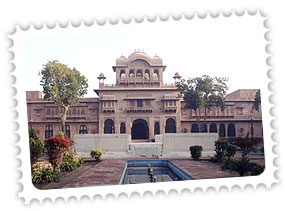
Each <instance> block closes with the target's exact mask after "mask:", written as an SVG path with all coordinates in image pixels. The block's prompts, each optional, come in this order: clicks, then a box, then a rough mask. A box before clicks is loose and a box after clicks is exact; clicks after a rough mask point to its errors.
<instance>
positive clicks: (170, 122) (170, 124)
mask: <svg viewBox="0 0 285 211" xmlns="http://www.w3.org/2000/svg"><path fill="white" fill-rule="evenodd" d="M165 133H176V123H175V120H174V119H172V118H169V119H167V120H166V127H165Z"/></svg>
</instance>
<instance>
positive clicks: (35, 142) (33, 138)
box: [29, 129, 44, 164]
mask: <svg viewBox="0 0 285 211" xmlns="http://www.w3.org/2000/svg"><path fill="white" fill-rule="evenodd" d="M29 143H30V159H31V163H32V164H33V163H35V162H36V161H37V160H38V157H39V156H40V155H41V154H42V153H43V150H44V142H43V141H42V140H40V139H39V137H38V135H37V133H36V131H35V129H32V130H30V131H29Z"/></svg>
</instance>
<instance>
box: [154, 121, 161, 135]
mask: <svg viewBox="0 0 285 211" xmlns="http://www.w3.org/2000/svg"><path fill="white" fill-rule="evenodd" d="M157 134H160V126H159V122H156V123H154V135H157Z"/></svg>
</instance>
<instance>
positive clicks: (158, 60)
mask: <svg viewBox="0 0 285 211" xmlns="http://www.w3.org/2000/svg"><path fill="white" fill-rule="evenodd" d="M151 62H152V65H162V59H161V58H160V57H159V56H157V55H155V56H154V57H153V58H152V59H151Z"/></svg>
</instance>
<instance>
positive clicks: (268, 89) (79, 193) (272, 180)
mask: <svg viewBox="0 0 285 211" xmlns="http://www.w3.org/2000/svg"><path fill="white" fill-rule="evenodd" d="M245 14H248V15H251V16H254V15H259V16H260V18H262V19H263V24H264V28H265V29H266V32H265V34H264V39H265V40H266V43H267V44H266V46H264V49H265V52H266V53H267V55H268V56H267V59H266V61H265V62H266V65H267V67H268V72H267V77H268V84H265V85H264V87H262V96H261V97H262V106H263V113H262V115H263V128H264V140H265V166H266V168H265V171H264V172H263V173H262V174H261V175H259V176H254V177H234V178H222V179H205V180H195V181H191V183H189V182H187V181H179V182H175V183H167V184H163V185H162V184H161V183H159V184H138V185H127V186H124V187H123V188H122V186H120V185H115V186H98V187H86V188H75V189H72V190H70V189H52V190H44V191H43V190H39V189H36V188H35V187H34V186H33V185H32V183H31V172H30V163H29V146H28V141H26V140H28V137H27V135H28V134H27V132H26V131H27V124H26V105H25V102H26V99H25V96H24V95H23V94H21V92H19V91H18V90H21V87H19V83H17V81H18V80H21V78H17V75H18V71H19V70H18V69H17V52H16V51H15V48H14V40H13V37H15V34H17V33H19V32H25V31H28V30H29V29H30V27H33V28H34V29H35V30H40V29H42V28H43V27H46V28H48V29H50V30H52V29H54V28H56V27H59V28H66V27H80V26H81V25H84V27H92V25H93V24H97V25H100V26H102V27H104V25H105V24H112V25H115V24H117V23H119V22H120V21H121V22H122V23H124V24H128V23H130V22H132V21H134V22H136V23H137V24H139V23H142V22H143V21H148V22H155V21H156V20H157V19H160V20H161V21H167V20H169V19H173V20H176V21H179V20H180V19H182V18H185V19H188V20H191V19H193V18H199V19H204V18H206V17H209V18H218V17H219V16H224V17H227V18H231V16H243V15H245ZM271 33H272V32H271V29H270V17H269V16H268V15H267V14H266V13H265V12H264V11H263V10H260V9H254V10H230V11H219V12H202V13H184V14H179V15H161V16H141V17H129V18H117V19H108V18H97V19H96V20H91V21H81V20H80V21H69V22H61V23H60V22H56V23H42V24H37V25H35V24H27V25H23V24H22V25H15V26H13V29H12V30H11V31H10V32H9V33H8V35H7V39H8V40H7V42H8V43H9V49H8V52H7V53H8V54H9V57H10V72H11V79H12V80H11V81H12V83H11V87H10V89H11V90H12V93H13V96H12V99H11V101H12V109H13V116H14V118H13V123H14V137H13V139H14V145H15V148H16V149H17V151H18V153H17V155H16V156H15V159H16V160H17V162H18V163H19V167H18V169H17V171H18V173H19V175H20V178H19V179H18V181H17V182H18V183H19V185H20V186H21V189H20V190H19V192H18V196H19V198H21V199H24V203H25V204H29V203H30V202H31V201H32V200H38V201H39V202H42V201H43V200H45V199H47V198H49V199H51V200H52V201H55V200H56V199H57V198H63V199H64V200H66V201H68V199H70V198H74V197H76V198H77V199H78V200H80V198H81V197H83V196H85V197H89V198H90V199H96V198H98V197H99V198H106V197H108V196H110V195H112V196H113V197H115V198H117V197H119V196H121V195H125V196H127V197H132V196H134V195H136V196H137V195H139V196H143V195H145V194H146V193H149V192H151V193H152V194H153V195H156V194H157V193H160V192H163V193H165V194H168V193H169V192H171V191H176V192H177V193H178V194H181V193H187V192H189V193H192V192H195V191H196V190H201V189H202V190H203V191H207V190H208V189H213V188H214V189H215V190H217V191H218V190H220V189H221V188H227V189H229V190H231V189H232V188H234V187H240V188H241V189H244V188H245V187H246V186H252V187H253V188H254V189H256V188H257V187H258V186H260V185H264V186H265V187H267V188H270V187H272V185H274V184H278V183H279V179H278V178H277V176H276V174H277V171H278V166H277V165H276V160H277V158H278V155H277V153H276V147H277V140H275V134H276V126H275V122H276V121H275V118H274V116H273V110H274V107H275V105H274V103H273V100H272V99H273V97H274V81H273V78H272V71H273V70H272V69H273V67H272V65H273V64H272V50H271V49H272V44H271V43H272V40H271Z"/></svg>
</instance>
